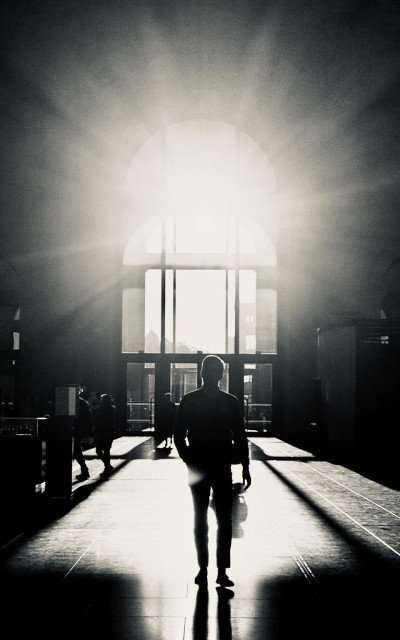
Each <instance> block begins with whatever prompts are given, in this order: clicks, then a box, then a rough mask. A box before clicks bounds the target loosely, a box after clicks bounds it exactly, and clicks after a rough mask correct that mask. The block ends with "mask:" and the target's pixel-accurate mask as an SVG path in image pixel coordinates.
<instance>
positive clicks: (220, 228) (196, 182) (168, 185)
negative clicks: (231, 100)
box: [122, 121, 277, 354]
mask: <svg viewBox="0 0 400 640" xmlns="http://www.w3.org/2000/svg"><path fill="white" fill-rule="evenodd" d="M189 142H190V145H188V143H189ZM188 149H190V153H189V154H188ZM188 156H189V157H188ZM151 168H152V169H151ZM128 179H129V188H130V193H131V197H132V206H135V207H137V206H141V207H142V209H144V212H145V213H146V212H147V215H146V216H144V220H145V221H144V222H143V223H142V224H141V225H140V226H139V227H138V228H135V229H134V230H133V232H132V234H131V237H130V239H129V241H128V243H127V245H126V248H125V253H124V269H125V284H124V290H123V314H122V351H123V352H128V353H129V352H138V351H144V352H146V353H196V352H197V351H201V352H204V353H210V352H213V353H221V354H223V353H226V354H229V353H232V354H234V353H244V354H246V353H247V354H252V353H256V352H260V353H275V352H276V342H277V336H276V332H277V330H276V326H277V295H276V267H277V261H276V251H275V247H274V244H273V239H274V233H275V231H274V224H273V215H272V213H271V211H270V209H269V206H270V200H269V196H268V194H269V193H270V191H271V188H272V187H271V185H272V182H273V178H272V172H271V170H270V167H269V164H268V161H267V160H266V156H265V154H263V152H262V151H261V150H260V149H259V148H258V147H257V146H256V145H255V143H254V142H253V141H251V140H250V139H249V138H248V137H247V136H245V135H244V134H242V133H239V132H237V131H236V130H235V129H234V128H233V127H228V126H227V125H221V124H220V123H207V122H204V121H202V122H197V121H196V122H189V123H181V125H180V126H178V125H174V126H173V127H168V128H167V129H166V130H165V131H164V132H162V133H161V134H157V136H155V137H154V138H153V139H152V140H151V141H149V143H147V144H146V145H145V146H144V148H143V150H142V158H141V160H140V153H139V154H138V156H137V157H136V159H135V162H134V167H133V169H132V170H131V172H130V174H129V176H128ZM146 190H147V195H146V193H145V191H146ZM139 200H140V202H139ZM155 212H158V213H155ZM260 212H263V213H264V216H263V219H264V220H265V224H263V226H261V225H260V224H258V223H256V222H254V219H253V217H252V214H254V215H255V217H257V215H258V216H259V214H260ZM151 213H152V215H151Z"/></svg>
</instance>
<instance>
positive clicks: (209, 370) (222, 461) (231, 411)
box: [174, 355, 251, 587]
mask: <svg viewBox="0 0 400 640" xmlns="http://www.w3.org/2000/svg"><path fill="white" fill-rule="evenodd" d="M224 364H225V363H224V361H223V360H221V358H219V357H218V356H215V355H208V356H206V357H205V358H204V360H203V362H202V366H201V372H200V373H201V377H202V380H203V384H202V386H201V387H200V388H199V389H196V390H195V391H192V392H190V393H187V394H186V395H184V396H183V398H182V400H181V402H180V405H179V407H178V411H177V415H176V420H175V427H174V441H175V446H176V449H177V451H178V454H179V456H180V457H181V458H182V460H183V461H184V462H185V464H186V465H187V468H188V477H189V486H190V489H191V493H192V498H193V507H194V539H195V545H196V551H197V560H198V565H199V572H198V574H197V575H196V577H195V583H196V584H197V585H199V586H205V585H206V584H207V581H208V562H209V554H208V507H209V500H210V493H211V490H212V492H213V500H214V503H215V513H216V519H217V569H218V573H217V580H216V581H217V583H218V584H219V585H221V586H223V587H229V586H233V584H234V583H233V581H232V580H230V578H229V577H228V575H227V573H226V570H227V569H228V568H229V567H230V551H231V543H232V471H231V464H232V456H233V447H234V446H235V449H236V452H237V454H238V456H239V459H240V462H241V464H242V467H243V484H244V488H245V489H247V488H248V487H249V486H250V484H251V476H250V471H249V451H248V442H247V437H246V432H245V428H244V423H243V416H242V413H241V411H240V408H239V402H238V399H237V398H236V396H233V395H231V394H229V393H225V392H224V391H221V390H220V388H219V381H220V380H221V379H222V377H223V374H224Z"/></svg>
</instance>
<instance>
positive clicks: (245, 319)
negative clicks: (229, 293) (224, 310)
mask: <svg viewBox="0 0 400 640" xmlns="http://www.w3.org/2000/svg"><path fill="white" fill-rule="evenodd" d="M256 349H257V345H256V272H255V271H253V270H251V271H250V270H249V271H247V270H242V271H240V273H239V353H255V352H256Z"/></svg>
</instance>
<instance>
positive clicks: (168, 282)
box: [165, 269, 175, 353]
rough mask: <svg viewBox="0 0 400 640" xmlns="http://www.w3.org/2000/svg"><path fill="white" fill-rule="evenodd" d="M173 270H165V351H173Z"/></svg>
mask: <svg viewBox="0 0 400 640" xmlns="http://www.w3.org/2000/svg"><path fill="white" fill-rule="evenodd" d="M174 342H175V340H174V271H173V269H166V271H165V353H174V352H175V349H174Z"/></svg>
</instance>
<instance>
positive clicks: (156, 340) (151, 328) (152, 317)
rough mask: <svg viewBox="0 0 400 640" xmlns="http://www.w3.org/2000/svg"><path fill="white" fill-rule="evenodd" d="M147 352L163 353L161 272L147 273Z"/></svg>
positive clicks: (150, 271)
mask: <svg viewBox="0 0 400 640" xmlns="http://www.w3.org/2000/svg"><path fill="white" fill-rule="evenodd" d="M144 331H145V351H146V353H160V351H161V346H160V345H161V270H160V269H149V270H148V271H146V295H145V320H144Z"/></svg>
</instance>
